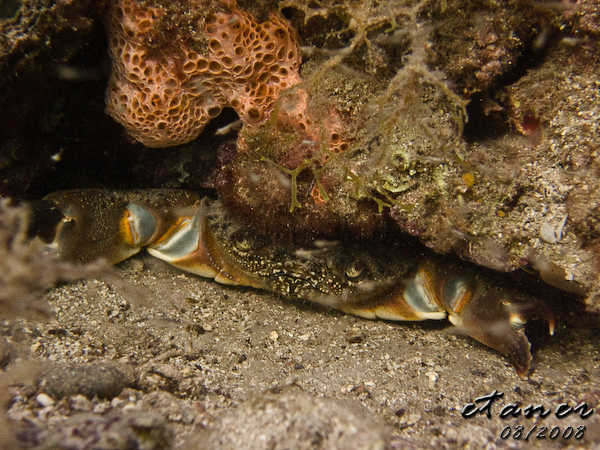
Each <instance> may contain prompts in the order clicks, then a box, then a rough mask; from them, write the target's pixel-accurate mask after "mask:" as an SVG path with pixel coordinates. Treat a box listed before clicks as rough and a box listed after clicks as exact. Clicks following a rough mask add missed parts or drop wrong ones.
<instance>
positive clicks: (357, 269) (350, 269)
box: [346, 260, 365, 281]
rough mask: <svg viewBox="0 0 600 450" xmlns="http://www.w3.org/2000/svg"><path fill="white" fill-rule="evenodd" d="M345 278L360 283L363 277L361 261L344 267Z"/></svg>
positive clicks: (363, 268) (363, 271) (363, 266)
mask: <svg viewBox="0 0 600 450" xmlns="http://www.w3.org/2000/svg"><path fill="white" fill-rule="evenodd" d="M346 276H347V277H348V279H349V280H351V281H360V280H362V279H363V278H364V277H365V264H364V263H363V262H362V261H361V260H356V261H353V262H351V263H350V264H348V265H347V266H346Z"/></svg>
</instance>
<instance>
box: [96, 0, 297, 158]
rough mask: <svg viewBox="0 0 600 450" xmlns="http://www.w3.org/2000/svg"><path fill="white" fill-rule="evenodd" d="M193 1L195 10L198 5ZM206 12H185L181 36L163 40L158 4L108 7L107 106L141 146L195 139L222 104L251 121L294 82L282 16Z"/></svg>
mask: <svg viewBox="0 0 600 450" xmlns="http://www.w3.org/2000/svg"><path fill="white" fill-rule="evenodd" d="M192 2H193V0H190V5H189V7H190V11H192V10H193V9H192V8H196V11H197V10H198V8H199V7H200V6H201V5H199V4H197V2H193V3H194V5H192ZM182 3H185V2H180V3H179V5H180V6H181V4H182ZM212 3H213V2H209V4H212ZM205 9H206V11H203V12H202V14H200V15H198V14H197V15H196V16H194V15H191V17H192V19H190V22H189V23H188V24H187V25H188V28H189V29H190V30H191V31H189V32H187V33H186V34H185V37H186V39H184V40H179V39H176V40H175V41H176V42H169V41H168V39H169V36H170V35H172V33H171V31H172V30H170V29H169V28H168V27H169V26H172V21H170V20H169V19H170V17H169V14H170V12H169V11H166V10H165V9H164V8H162V7H160V6H156V7H151V6H143V7H142V6H140V5H139V4H138V3H136V1H134V0H113V1H111V3H110V4H109V6H108V8H107V16H106V28H107V33H108V37H109V46H110V53H111V57H112V61H113V67H112V75H111V79H110V82H109V87H108V90H107V95H106V103H107V108H106V109H107V112H108V113H109V114H110V115H111V116H112V117H113V118H114V119H115V120H117V121H118V122H119V123H121V124H122V125H123V126H124V127H125V129H126V130H127V132H128V133H129V134H130V135H131V136H132V137H133V138H135V139H136V140H138V141H139V142H141V143H142V144H144V145H145V146H147V147H169V146H173V145H179V144H183V143H186V142H189V141H191V140H193V139H195V138H196V137H197V136H198V135H199V134H200V132H201V131H202V129H203V128H204V127H205V125H206V124H207V123H208V121H209V120H210V119H212V118H214V117H216V116H218V115H219V113H220V112H221V110H222V109H223V107H225V106H227V105H229V106H231V107H232V108H233V109H234V110H235V111H236V112H237V113H238V115H239V116H240V119H241V120H242V121H243V123H244V124H246V125H251V126H253V125H257V124H258V123H260V122H262V121H263V120H265V119H266V118H268V117H269V115H270V113H271V111H272V109H273V107H274V105H275V101H276V99H277V98H278V96H279V94H280V93H281V91H283V90H284V89H286V88H288V87H290V86H292V85H295V84H297V83H299V81H300V78H299V74H298V72H299V67H300V55H299V51H298V44H297V42H296V37H295V34H294V33H293V31H292V29H291V28H290V27H289V25H288V24H287V23H286V22H285V21H284V20H282V19H279V18H277V17H275V16H274V15H272V16H271V17H270V19H269V21H268V22H264V23H262V24H259V23H257V22H256V21H255V20H254V19H253V18H252V17H251V16H250V15H248V14H246V13H244V12H241V11H239V10H238V9H237V7H236V6H235V4H232V3H223V4H220V3H217V4H216V5H212V6H210V5H209V6H206V5H205ZM182 35H183V34H182ZM157 41H158V42H157Z"/></svg>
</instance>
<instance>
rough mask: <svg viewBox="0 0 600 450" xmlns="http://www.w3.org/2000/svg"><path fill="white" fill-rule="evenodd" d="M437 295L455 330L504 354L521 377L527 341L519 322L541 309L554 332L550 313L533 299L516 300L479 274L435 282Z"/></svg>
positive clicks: (527, 353) (528, 347)
mask: <svg viewBox="0 0 600 450" xmlns="http://www.w3.org/2000/svg"><path fill="white" fill-rule="evenodd" d="M438 289H439V291H438V292H439V298H440V299H441V300H442V301H443V303H444V306H445V308H446V310H447V311H448V320H450V322H451V323H452V324H453V325H455V326H456V327H457V328H458V330H459V331H461V332H464V333H465V334H467V335H469V336H471V337H472V338H473V339H476V340H477V341H479V342H481V343H482V344H485V345H487V346H488V347H491V348H493V349H495V350H497V351H499V352H500V353H502V354H503V355H505V356H506V357H507V358H508V360H509V361H510V362H511V364H512V365H513V366H514V367H515V370H516V371H517V374H518V375H519V377H520V378H521V379H527V374H528V373H529V370H530V366H531V360H532V357H531V343H530V342H529V340H528V339H527V337H526V336H525V333H524V330H523V326H524V325H525V323H526V321H527V319H528V318H529V317H531V316H533V315H534V312H535V313H538V312H539V311H543V312H544V315H545V318H546V320H547V321H548V324H549V329H550V334H554V317H553V316H552V313H551V312H550V310H549V309H547V308H544V307H543V306H541V305H540V303H539V302H537V301H525V302H517V301H514V300H512V301H511V300H509V298H516V295H511V293H510V291H509V290H508V289H507V288H503V287H499V286H492V285H491V283H488V282H487V281H486V280H484V279H481V278H476V279H475V278H473V279H469V278H468V277H464V276H454V277H448V278H446V279H444V280H442V281H441V282H440V283H439V285H438Z"/></svg>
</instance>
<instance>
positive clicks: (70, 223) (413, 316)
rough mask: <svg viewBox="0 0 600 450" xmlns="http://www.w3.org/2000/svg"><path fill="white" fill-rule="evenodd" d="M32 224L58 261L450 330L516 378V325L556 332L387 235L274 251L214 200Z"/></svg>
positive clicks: (58, 211) (168, 202) (526, 304)
mask: <svg viewBox="0 0 600 450" xmlns="http://www.w3.org/2000/svg"><path fill="white" fill-rule="evenodd" d="M34 213H35V214H36V215H38V216H44V217H46V218H50V217H52V218H53V219H52V220H50V221H48V222H47V223H46V225H45V226H44V228H45V229H44V232H41V231H39V230H38V232H37V234H38V238H39V239H40V240H42V241H43V242H44V243H45V245H46V246H47V248H48V249H49V250H52V251H53V252H54V253H55V255H56V257H57V258H60V259H62V260H69V261H76V262H80V263H87V262H90V261H92V260H95V259H97V258H103V259H105V260H106V261H108V262H109V263H111V264H116V263H119V262H121V261H123V260H125V259H127V258H129V257H130V256H133V255H134V254H136V253H138V252H139V251H140V250H142V249H145V250H146V251H147V252H148V253H149V254H150V255H152V256H155V257H157V258H159V259H161V260H164V261H166V262H167V263H169V264H171V265H173V266H175V267H178V268H180V269H183V270H185V271H187V272H191V273H193V274H196V275H199V276H201V277H206V278H212V279H214V280H215V281H217V282H219V283H222V284H228V285H240V286H251V287H253V288H257V289H264V290H268V291H271V292H274V293H276V294H279V295H281V296H284V297H288V298H297V299H305V300H308V301H311V302H315V303H318V304H321V305H325V306H327V307H330V308H335V309H339V310H341V311H344V312H346V313H349V314H355V315H357V316H360V317H364V318H367V319H384V320H392V321H421V320H430V319H431V320H442V319H448V320H449V321H450V323H451V324H453V325H454V326H456V327H457V328H458V329H459V330H461V331H462V332H463V333H465V334H467V335H469V336H471V337H472V338H474V339H476V340H477V341H479V342H481V343H483V344H485V345H487V346H489V347H491V348H493V349H495V350H497V351H499V352H500V353H502V354H504V355H506V357H507V358H508V360H509V361H510V362H511V363H512V364H513V366H514V367H515V370H516V372H517V374H518V375H519V376H520V377H521V378H523V379H525V378H527V374H528V372H529V371H530V364H531V360H532V356H531V352H530V347H531V345H530V343H529V341H528V339H527V337H526V336H525V334H524V331H523V326H524V324H525V323H526V321H527V320H528V319H529V318H531V317H532V316H535V315H541V316H542V317H543V318H545V319H546V320H547V321H548V324H549V329H550V333H551V334H553V331H554V320H553V317H552V315H551V313H550V312H548V311H547V310H546V309H544V308H543V305H540V304H539V303H540V302H538V301H537V300H535V299H532V298H529V297H526V296H524V295H523V294H520V293H519V292H517V291H516V290H515V289H511V288H510V287H509V286H506V285H501V284H499V283H498V282H497V280H495V278H494V277H493V276H489V274H487V273H486V272H482V271H480V270H474V268H473V267H471V266H469V265H467V264H465V263H462V262H457V261H454V260H448V259H445V258H442V257H440V256H439V255H435V254H432V253H431V252H429V251H427V250H425V249H423V248H422V247H416V246H415V245H414V244H411V243H410V242H407V241H406V239H403V238H402V237H400V236H397V235H393V234H391V235H384V236H381V237H380V238H379V239H376V240H374V241H373V240H369V241H360V240H356V239H352V240H350V239H346V240H337V241H324V240H316V241H313V242H309V243H306V242H304V243H296V244H294V243H291V244H289V243H288V244H287V245H283V244H280V243H275V242H273V241H272V240H270V239H267V238H265V237H263V236H261V235H259V234H258V233H257V232H256V231H255V230H254V229H253V228H252V227H251V226H248V225H247V224H244V223H241V222H240V221H238V220H236V219H235V218H233V217H232V216H231V215H230V214H228V213H227V211H226V209H225V208H224V207H223V205H222V204H221V203H220V202H219V201H218V200H210V199H207V198H201V197H200V196H199V195H198V194H196V193H194V192H189V191H182V190H137V191H129V192H115V191H108V190H102V189H80V190H70V191H59V192H54V193H52V194H49V195H48V196H46V197H45V198H44V199H43V201H42V202H41V203H39V204H38V205H37V206H36V208H35V211H34ZM38 222H39V220H38ZM48 223H50V224H51V226H50V227H49V228H50V229H49V230H48Z"/></svg>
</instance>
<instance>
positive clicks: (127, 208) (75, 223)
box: [34, 189, 199, 264]
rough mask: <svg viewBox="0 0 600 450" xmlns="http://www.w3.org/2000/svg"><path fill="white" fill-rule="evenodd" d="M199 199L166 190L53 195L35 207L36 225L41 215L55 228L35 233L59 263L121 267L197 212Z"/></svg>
mask: <svg viewBox="0 0 600 450" xmlns="http://www.w3.org/2000/svg"><path fill="white" fill-rule="evenodd" d="M198 199H199V198H198V196H197V195H196V194H192V193H189V192H185V191H166V190H160V191H133V192H130V193H119V192H111V191H106V190H103V189H78V190H71V191H58V192H53V193H52V194H50V195H48V196H46V197H44V199H43V201H42V203H40V204H38V205H36V207H35V209H34V222H36V220H35V216H36V215H38V216H49V215H51V216H52V217H53V221H51V222H50V225H49V226H50V229H48V225H46V226H45V227H42V226H38V229H37V230H36V231H35V232H34V233H35V234H36V235H38V236H39V237H40V238H41V239H42V240H43V241H45V242H46V244H47V246H48V248H50V249H54V250H55V251H56V254H57V256H58V257H59V258H60V259H63V260H69V261H76V262H81V263H85V262H89V261H92V260H94V259H97V258H104V259H105V260H106V261H107V262H109V263H110V264H116V263H118V262H120V261H123V260H124V259H127V258H129V257H130V256H132V255H134V254H136V253H138V252H139V251H140V250H141V248H142V247H144V246H146V245H148V244H150V243H152V242H155V241H156V240H157V239H159V238H160V237H161V236H164V235H165V234H167V233H168V232H169V230H171V229H173V228H177V226H178V225H179V223H180V222H182V221H183V220H185V219H186V217H188V216H190V215H192V214H193V205H194V204H195V203H197V202H198ZM42 218H43V217H40V219H38V220H37V222H40V221H41V219H42ZM44 228H45V229H44Z"/></svg>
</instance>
